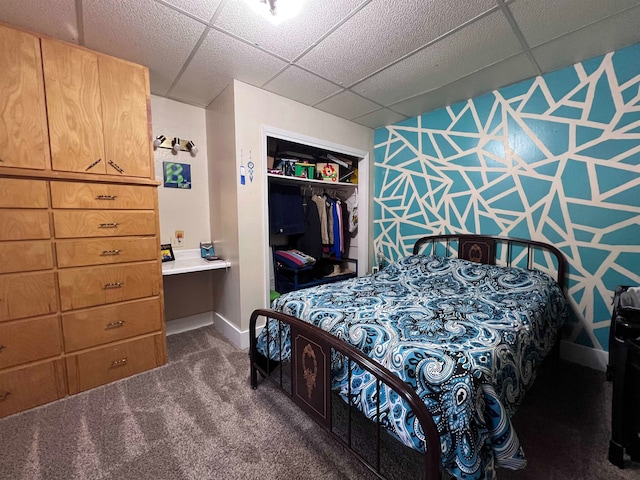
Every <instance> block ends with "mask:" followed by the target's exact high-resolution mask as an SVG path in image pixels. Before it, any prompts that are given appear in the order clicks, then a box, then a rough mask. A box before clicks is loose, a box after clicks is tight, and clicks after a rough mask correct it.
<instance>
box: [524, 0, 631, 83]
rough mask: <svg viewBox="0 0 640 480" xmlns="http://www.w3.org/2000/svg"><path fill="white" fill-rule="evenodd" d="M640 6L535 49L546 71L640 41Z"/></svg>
mask: <svg viewBox="0 0 640 480" xmlns="http://www.w3.org/2000/svg"><path fill="white" fill-rule="evenodd" d="M638 25H640V6H639V7H635V8H632V9H629V10H626V11H625V12H622V13H620V14H618V15H614V16H612V17H609V18H608V19H606V20H604V21H602V22H598V23H595V24H593V25H590V26H588V27H584V28H581V29H579V30H577V31H575V32H573V33H570V34H569V35H565V36H564V37H560V38H558V39H556V40H552V41H551V42H547V43H545V44H544V45H541V46H539V47H537V48H534V49H533V56H534V57H535V59H536V61H537V62H538V65H540V68H542V70H543V71H544V72H550V71H553V70H557V69H559V68H562V67H565V66H567V65H573V64H575V63H578V62H581V61H583V60H586V59H588V58H591V57H596V56H598V55H602V54H605V53H608V52H612V51H614V50H618V49H619V48H622V47H625V46H628V45H632V44H634V43H637V42H639V41H640V29H638Z"/></svg>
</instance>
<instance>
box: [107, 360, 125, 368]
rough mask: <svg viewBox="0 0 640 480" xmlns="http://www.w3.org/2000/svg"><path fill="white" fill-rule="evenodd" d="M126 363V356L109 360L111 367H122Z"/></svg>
mask: <svg viewBox="0 0 640 480" xmlns="http://www.w3.org/2000/svg"><path fill="white" fill-rule="evenodd" d="M126 364H127V359H126V358H121V359H120V360H114V361H113V362H111V368H117V367H124V366H125V365H126Z"/></svg>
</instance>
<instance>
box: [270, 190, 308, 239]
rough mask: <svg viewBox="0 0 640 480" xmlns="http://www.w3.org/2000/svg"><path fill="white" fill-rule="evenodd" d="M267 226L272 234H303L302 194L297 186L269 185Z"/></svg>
mask: <svg viewBox="0 0 640 480" xmlns="http://www.w3.org/2000/svg"><path fill="white" fill-rule="evenodd" d="M269 225H270V226H271V231H272V232H273V233H278V234H283V235H292V234H296V233H303V232H304V211H303V210H302V194H301V191H300V187H299V186H297V185H282V184H278V183H272V184H270V185H269Z"/></svg>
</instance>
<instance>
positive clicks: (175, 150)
mask: <svg viewBox="0 0 640 480" xmlns="http://www.w3.org/2000/svg"><path fill="white" fill-rule="evenodd" d="M171 150H173V153H178V152H179V151H180V139H179V138H178V137H173V140H171Z"/></svg>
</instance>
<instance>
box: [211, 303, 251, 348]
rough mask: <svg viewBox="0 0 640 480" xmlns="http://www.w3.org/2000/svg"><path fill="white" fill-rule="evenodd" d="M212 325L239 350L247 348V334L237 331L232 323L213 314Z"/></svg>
mask: <svg viewBox="0 0 640 480" xmlns="http://www.w3.org/2000/svg"><path fill="white" fill-rule="evenodd" d="M213 325H214V326H215V327H216V330H218V332H220V333H221V334H222V335H224V336H225V337H226V338H227V340H229V341H230V342H231V343H233V344H234V345H235V346H236V347H238V348H239V349H241V350H244V349H246V348H249V332H248V331H247V332H242V331H241V330H238V327H236V326H235V325H234V324H233V323H231V322H230V321H229V320H228V319H226V318H225V317H223V316H222V315H220V314H219V313H217V312H213Z"/></svg>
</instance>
